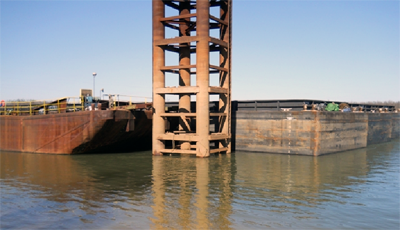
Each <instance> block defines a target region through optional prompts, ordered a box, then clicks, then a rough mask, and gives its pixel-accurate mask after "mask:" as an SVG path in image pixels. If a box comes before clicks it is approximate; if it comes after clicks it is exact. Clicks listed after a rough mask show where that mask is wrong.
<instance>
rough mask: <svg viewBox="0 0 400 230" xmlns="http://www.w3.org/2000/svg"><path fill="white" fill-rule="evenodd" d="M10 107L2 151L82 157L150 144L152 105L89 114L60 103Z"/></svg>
mask: <svg viewBox="0 0 400 230" xmlns="http://www.w3.org/2000/svg"><path fill="white" fill-rule="evenodd" d="M82 107H83V106H82ZM10 108H11V106H10V105H9V110H7V109H4V108H3V110H2V111H3V112H4V111H6V112H4V113H3V114H2V116H0V137H1V138H0V151H16V152H32V153H48V154H79V153H102V152H122V151H134V150H144V149H146V148H147V149H148V148H149V147H150V146H151V125H152V112H151V109H150V108H151V104H135V105H131V106H123V107H117V108H114V109H111V110H106V109H105V108H103V110H102V109H101V105H100V106H99V108H100V109H99V110H91V111H85V110H83V109H79V106H75V104H73V105H71V104H68V103H67V101H66V100H64V99H60V100H57V101H53V102H50V103H44V104H43V105H42V106H26V105H25V106H23V105H22V106H21V105H17V106H16V105H13V109H10ZM24 108H25V109H24ZM40 111H42V113H40ZM43 111H44V113H43Z"/></svg>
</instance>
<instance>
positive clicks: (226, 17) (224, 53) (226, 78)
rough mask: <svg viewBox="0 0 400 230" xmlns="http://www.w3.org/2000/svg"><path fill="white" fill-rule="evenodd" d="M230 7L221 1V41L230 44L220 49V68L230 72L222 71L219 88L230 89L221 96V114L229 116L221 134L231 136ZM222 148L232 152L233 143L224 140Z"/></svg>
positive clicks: (228, 1)
mask: <svg viewBox="0 0 400 230" xmlns="http://www.w3.org/2000/svg"><path fill="white" fill-rule="evenodd" d="M230 5H231V0H226V1H221V7H220V19H221V20H222V21H224V22H225V23H226V24H227V26H226V25H221V28H220V37H219V39H220V40H221V41H224V42H226V43H227V44H228V47H220V56H219V60H220V67H222V68H226V69H227V70H228V72H225V71H220V77H219V86H220V87H222V88H225V89H228V93H227V94H220V95H219V112H220V113H226V114H227V116H222V117H220V119H219V121H220V122H219V124H220V127H219V132H221V133H223V134H226V135H230V134H231V130H230V125H229V124H230V123H231V108H230V107H231V95H230V90H231V68H230V64H231V57H230V44H231V25H230ZM219 147H220V148H223V147H228V150H227V153H230V152H231V141H230V138H228V139H227V140H223V141H221V142H220V144H219Z"/></svg>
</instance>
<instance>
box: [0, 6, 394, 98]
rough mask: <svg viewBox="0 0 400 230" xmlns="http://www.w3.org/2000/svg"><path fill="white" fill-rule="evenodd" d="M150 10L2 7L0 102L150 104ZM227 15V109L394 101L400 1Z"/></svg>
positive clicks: (242, 10) (239, 10) (237, 9)
mask: <svg viewBox="0 0 400 230" xmlns="http://www.w3.org/2000/svg"><path fill="white" fill-rule="evenodd" d="M151 5H152V4H151V1H150V0H142V1H135V0H131V1H4V0H2V1H1V2H0V7H1V9H0V10H1V11H0V13H1V16H0V17H1V31H0V38H1V40H0V45H1V47H0V48H1V51H0V52H1V59H0V64H1V66H0V67H1V70H0V74H1V75H0V100H14V99H36V100H44V99H56V98H60V97H66V96H78V95H79V91H80V89H92V88H93V83H95V93H96V96H98V95H99V94H100V89H102V88H104V93H105V94H121V95H132V96H142V97H151V94H152V10H151V7H152V6H151ZM232 8H233V12H232V31H233V32H232V33H233V34H232V99H233V100H270V99H320V100H339V101H349V102H365V101H387V100H392V101H398V100H400V45H399V44H400V40H399V28H400V26H399V18H400V17H399V9H400V4H399V1H390V0H387V1H385V0H380V1H324V0H320V1H278V0H270V1H262V0H258V1H251V0H246V1H244V0H242V1H240V0H233V7H232ZM174 61H175V60H174ZM167 62H168V60H167ZM93 72H96V73H97V76H96V77H95V80H94V81H93V76H92V73H93ZM167 81H169V83H171V82H174V80H171V79H170V77H168V78H167ZM167 85H168V82H167Z"/></svg>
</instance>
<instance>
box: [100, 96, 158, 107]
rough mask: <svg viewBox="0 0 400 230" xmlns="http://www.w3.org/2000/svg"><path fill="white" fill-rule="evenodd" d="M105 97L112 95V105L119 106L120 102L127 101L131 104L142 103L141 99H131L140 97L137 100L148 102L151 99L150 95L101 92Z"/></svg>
mask: <svg viewBox="0 0 400 230" xmlns="http://www.w3.org/2000/svg"><path fill="white" fill-rule="evenodd" d="M103 96H105V97H109V96H112V99H113V106H114V107H115V106H120V102H128V104H129V105H132V104H134V103H143V101H137V100H132V99H136V98H140V99H139V100H144V103H147V102H150V101H151V100H152V97H143V96H131V95H123V94H111V93H109V94H103ZM103 100H108V98H105V99H103Z"/></svg>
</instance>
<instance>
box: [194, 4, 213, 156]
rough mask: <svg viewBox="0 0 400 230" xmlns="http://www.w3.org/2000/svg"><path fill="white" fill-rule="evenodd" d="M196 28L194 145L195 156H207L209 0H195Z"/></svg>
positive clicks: (208, 153)
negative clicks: (196, 89)
mask: <svg viewBox="0 0 400 230" xmlns="http://www.w3.org/2000/svg"><path fill="white" fill-rule="evenodd" d="M196 11H197V28H196V33H197V37H198V41H197V47H196V69H197V73H196V83H197V86H198V87H199V93H197V96H196V133H197V135H198V138H199V139H198V141H197V146H196V156H197V157H208V156H209V155H210V141H209V140H208V136H209V132H210V112H209V111H210V108H209V104H210V103H209V100H210V99H209V93H208V90H209V86H210V83H209V81H210V80H209V71H210V70H209V67H210V64H209V63H210V47H209V36H210V32H209V17H210V16H209V15H210V8H209V1H208V0H207V1H204V0H200V1H197V8H196Z"/></svg>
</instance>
